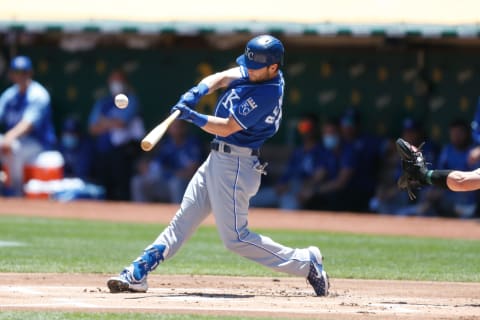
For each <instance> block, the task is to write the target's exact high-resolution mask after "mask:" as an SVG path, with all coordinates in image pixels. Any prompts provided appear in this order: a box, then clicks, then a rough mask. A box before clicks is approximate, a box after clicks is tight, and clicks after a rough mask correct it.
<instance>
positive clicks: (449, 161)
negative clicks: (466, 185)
mask: <svg viewBox="0 0 480 320" xmlns="http://www.w3.org/2000/svg"><path fill="white" fill-rule="evenodd" d="M449 140H450V142H449V143H448V144H446V145H445V146H444V147H443V148H442V151H441V153H440V156H439V158H438V164H437V169H438V170H459V171H472V170H475V169H476V168H477V167H478V163H476V164H470V163H469V161H468V156H469V154H470V152H471V151H472V150H473V148H474V147H475V146H474V145H473V144H472V139H471V135H470V128H469V125H468V123H466V122H465V121H463V120H453V121H452V122H451V123H450V126H449ZM428 199H429V203H428V205H429V206H428V208H426V210H427V209H428V210H430V214H431V215H439V216H447V217H461V218H469V217H472V216H473V215H474V214H475V210H476V206H477V203H476V202H477V192H476V191H466V192H453V191H451V190H448V189H447V190H445V189H433V190H432V191H431V192H430V195H429V197H428Z"/></svg>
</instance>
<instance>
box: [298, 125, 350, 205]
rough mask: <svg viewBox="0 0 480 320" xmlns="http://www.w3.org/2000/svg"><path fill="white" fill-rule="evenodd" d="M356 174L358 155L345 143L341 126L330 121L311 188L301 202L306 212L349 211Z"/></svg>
mask: <svg viewBox="0 0 480 320" xmlns="http://www.w3.org/2000/svg"><path fill="white" fill-rule="evenodd" d="M354 173H355V154H354V152H353V149H352V147H351V145H348V144H345V143H343V141H342V139H341V135H340V129H339V122H338V120H337V119H335V118H330V119H327V120H326V121H325V122H324V123H323V125H322V148H320V151H319V156H318V163H317V165H316V169H315V174H314V177H313V180H312V183H311V185H309V186H305V187H304V189H303V191H302V192H301V199H302V201H303V203H304V208H305V209H310V210H331V211H345V210H348V209H349V208H350V207H349V206H350V203H351V201H350V196H351V194H350V193H351V191H350V190H349V189H348V186H349V183H350V182H351V179H352V177H353V175H354Z"/></svg>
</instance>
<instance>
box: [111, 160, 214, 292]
mask: <svg viewBox="0 0 480 320" xmlns="http://www.w3.org/2000/svg"><path fill="white" fill-rule="evenodd" d="M208 161H209V160H208V159H207V160H206V161H205V163H204V164H203V165H202V166H201V167H200V168H199V169H198V171H197V172H196V173H195V175H194V176H193V178H192V180H191V181H190V183H189V184H188V186H187V189H186V191H185V195H184V198H183V201H182V203H181V204H180V208H179V210H178V211H177V213H176V214H175V216H174V217H173V219H172V221H171V222H170V224H169V225H168V226H167V227H166V228H165V229H164V230H163V232H162V233H161V234H160V235H159V236H158V237H157V239H156V240H155V241H154V242H153V243H152V244H151V245H149V246H148V247H147V248H145V250H144V251H143V253H142V254H141V255H140V256H139V257H138V258H137V259H135V260H134V261H133V262H132V263H131V264H130V265H129V266H128V267H126V268H125V269H124V270H123V271H122V272H121V273H120V275H119V276H117V277H113V278H110V279H109V280H108V282H107V285H108V287H109V289H110V291H111V292H121V291H135V292H145V291H147V289H148V285H147V281H146V280H147V275H148V273H149V272H151V271H153V270H154V269H155V268H156V267H157V266H158V265H159V264H160V263H161V262H162V261H164V260H166V259H168V258H171V257H173V256H174V255H175V253H176V252H177V251H178V250H179V249H180V247H181V246H182V245H183V243H185V241H187V240H188V239H189V238H190V237H191V236H192V234H193V233H194V231H195V230H196V229H197V228H198V226H199V225H200V223H201V222H202V221H203V220H204V219H205V218H206V217H207V216H208V214H209V213H210V200H209V198H208V197H209V192H208V190H207V187H206V183H205V165H206V164H207V163H208Z"/></svg>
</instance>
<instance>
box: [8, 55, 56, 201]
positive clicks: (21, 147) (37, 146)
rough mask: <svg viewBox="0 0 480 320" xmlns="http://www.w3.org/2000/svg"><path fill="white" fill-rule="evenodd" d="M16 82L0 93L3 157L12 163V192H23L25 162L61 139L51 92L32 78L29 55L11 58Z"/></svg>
mask: <svg viewBox="0 0 480 320" xmlns="http://www.w3.org/2000/svg"><path fill="white" fill-rule="evenodd" d="M9 75H10V79H11V80H12V82H13V83H14V84H13V85H12V86H11V87H9V88H7V89H6V90H5V91H4V92H3V94H2V95H1V96H0V126H1V127H2V128H3V129H5V131H4V132H3V134H0V161H1V162H2V163H3V164H4V165H6V166H7V167H8V173H9V176H10V181H11V185H10V194H11V195H13V196H20V195H22V194H23V180H24V177H23V170H24V166H25V165H26V164H29V163H33V162H34V161H35V159H36V158H37V157H38V156H39V155H40V154H41V153H42V152H43V151H47V150H53V149H54V147H55V144H56V142H57V138H56V135H55V130H54V126H53V121H52V114H51V113H52V109H51V106H50V94H49V93H48V91H47V90H46V89H45V87H43V86H42V85H41V84H40V83H38V82H37V81H35V80H33V79H32V76H33V64H32V61H31V60H30V58H29V57H27V56H16V57H15V58H13V59H12V61H11V62H10V74H9Z"/></svg>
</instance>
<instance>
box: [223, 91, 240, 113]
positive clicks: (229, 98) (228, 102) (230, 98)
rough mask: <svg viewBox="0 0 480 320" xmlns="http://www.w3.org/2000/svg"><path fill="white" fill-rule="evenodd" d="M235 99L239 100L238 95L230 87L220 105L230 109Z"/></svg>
mask: <svg viewBox="0 0 480 320" xmlns="http://www.w3.org/2000/svg"><path fill="white" fill-rule="evenodd" d="M236 100H240V97H239V95H238V94H237V92H236V91H235V89H232V90H230V92H229V93H228V96H226V97H225V99H224V100H223V101H222V106H223V107H224V108H225V109H227V110H231V109H233V106H234V105H235V101H236Z"/></svg>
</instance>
